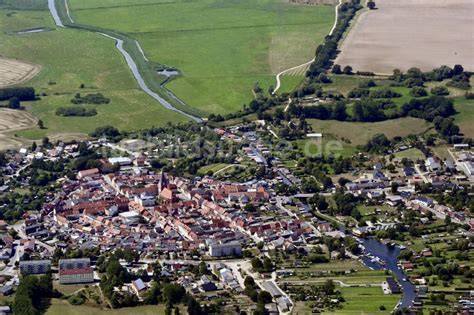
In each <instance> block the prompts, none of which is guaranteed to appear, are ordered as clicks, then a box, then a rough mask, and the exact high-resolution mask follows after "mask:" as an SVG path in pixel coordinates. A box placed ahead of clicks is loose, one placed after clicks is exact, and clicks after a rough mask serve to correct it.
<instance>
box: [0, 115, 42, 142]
mask: <svg viewBox="0 0 474 315" xmlns="http://www.w3.org/2000/svg"><path fill="white" fill-rule="evenodd" d="M36 124H37V121H36V119H35V118H34V117H33V116H32V115H31V114H29V113H28V112H26V111H23V110H14V109H7V108H0V151H3V150H7V149H12V148H18V147H20V146H22V145H24V144H25V141H23V140H18V139H16V138H15V137H14V136H13V133H14V132H15V131H18V130H22V129H26V128H31V127H34V126H36Z"/></svg>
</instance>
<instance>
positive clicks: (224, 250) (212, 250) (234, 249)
mask: <svg viewBox="0 0 474 315" xmlns="http://www.w3.org/2000/svg"><path fill="white" fill-rule="evenodd" d="M209 255H210V256H212V257H224V256H240V255H242V245H241V244H240V243H239V242H231V243H225V244H211V245H209Z"/></svg>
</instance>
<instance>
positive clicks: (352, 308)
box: [323, 287, 400, 315]
mask: <svg viewBox="0 0 474 315" xmlns="http://www.w3.org/2000/svg"><path fill="white" fill-rule="evenodd" d="M340 290H341V292H342V295H343V297H344V299H345V300H346V302H344V303H343V304H342V305H343V306H342V308H341V309H339V310H335V311H330V312H323V314H328V315H329V314H331V315H346V314H347V315H352V314H390V312H391V311H392V309H393V308H394V307H395V305H396V304H397V302H398V300H399V298H400V296H398V295H385V294H384V293H383V291H382V288H378V287H373V288H340ZM381 305H383V306H385V308H386V310H385V311H381V310H379V307H380V306H381Z"/></svg>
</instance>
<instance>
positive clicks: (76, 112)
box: [56, 107, 97, 117]
mask: <svg viewBox="0 0 474 315" xmlns="http://www.w3.org/2000/svg"><path fill="white" fill-rule="evenodd" d="M56 115H57V116H63V117H90V116H95V115H97V111H96V110H95V108H92V109H86V108H78V107H60V108H58V109H57V110H56Z"/></svg>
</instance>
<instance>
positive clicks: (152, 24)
mask: <svg viewBox="0 0 474 315" xmlns="http://www.w3.org/2000/svg"><path fill="white" fill-rule="evenodd" d="M69 7H70V9H71V10H72V16H73V19H74V21H75V22H76V23H80V24H85V25H92V26H98V27H101V28H106V29H109V30H115V31H119V32H122V33H125V34H127V35H128V36H130V37H132V38H134V39H136V40H138V42H139V43H140V45H141V47H142V48H143V50H144V51H145V54H146V56H147V57H148V58H149V59H150V60H151V61H152V62H156V63H159V64H162V65H167V66H172V67H176V68H178V69H179V70H180V71H181V74H182V76H181V77H179V78H177V79H175V80H173V81H171V82H170V83H168V84H167V87H168V88H169V89H170V90H171V91H172V92H174V93H175V94H176V95H177V96H178V97H179V98H181V99H182V100H184V102H185V103H187V104H188V105H190V106H192V107H194V108H197V109H199V110H201V111H202V112H203V114H211V113H214V114H223V113H229V112H235V111H236V110H238V109H240V108H242V106H243V104H247V103H248V102H249V101H250V100H251V99H252V97H253V94H252V88H253V87H254V85H255V84H256V83H257V82H258V83H259V84H260V86H261V87H262V89H264V90H267V88H268V87H269V86H271V85H275V84H276V81H275V74H276V73H278V72H280V71H282V70H283V69H287V68H289V67H292V66H295V65H298V64H301V63H303V62H305V61H308V60H310V59H311V58H312V57H313V56H314V50H315V48H316V46H317V45H318V44H319V43H321V42H322V40H323V39H324V37H325V36H326V35H327V34H328V32H329V30H330V28H331V26H332V24H333V22H334V6H332V5H295V4H291V3H289V2H288V1H282V0H240V1H229V0H197V1H183V0H181V1H161V0H140V1H135V0H117V1H111V0H107V1H103V0H69ZM300 81H301V80H299V82H300ZM299 82H295V81H293V82H289V83H288V84H286V85H285V89H287V90H290V89H292V88H294V86H295V85H296V84H297V83H299ZM281 92H284V90H282V91H281Z"/></svg>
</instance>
